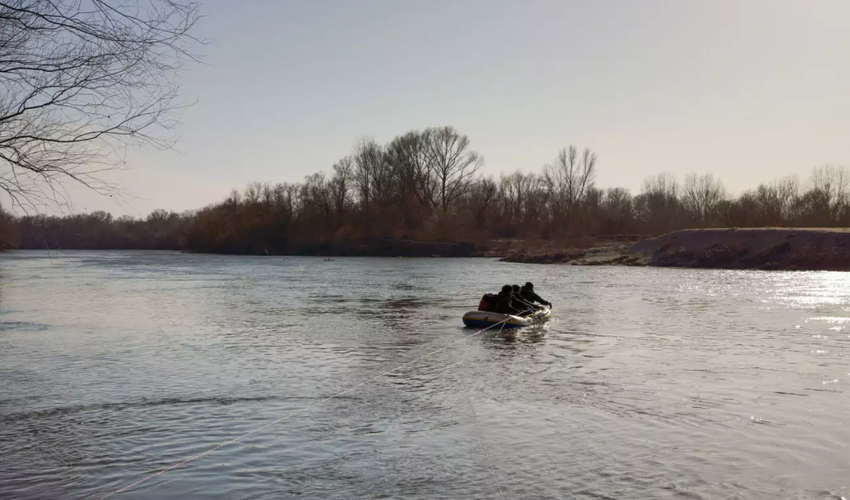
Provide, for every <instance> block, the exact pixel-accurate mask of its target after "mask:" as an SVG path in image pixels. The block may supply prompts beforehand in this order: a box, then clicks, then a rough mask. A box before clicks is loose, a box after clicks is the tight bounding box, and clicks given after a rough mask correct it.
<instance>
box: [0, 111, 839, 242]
mask: <svg viewBox="0 0 850 500" xmlns="http://www.w3.org/2000/svg"><path fill="white" fill-rule="evenodd" d="M483 163H484V160H483V157H482V156H481V155H480V154H479V153H478V152H476V151H474V150H473V149H472V148H471V144H470V140H469V138H468V137H467V136H465V135H463V134H461V133H459V132H458V131H457V130H455V129H454V128H452V127H439V128H429V129H426V130H424V131H413V132H408V133H407V134H404V135H401V136H398V137H396V138H394V139H393V140H392V141H390V142H389V143H387V144H379V143H377V142H375V141H373V140H362V141H359V142H358V143H357V144H355V146H354V148H353V150H352V152H351V154H350V155H348V156H346V157H344V158H342V159H340V160H339V161H338V162H337V163H336V164H334V165H333V167H332V169H331V171H330V172H329V173H316V174H313V175H310V176H308V177H307V178H306V179H305V180H304V182H301V183H292V184H290V183H281V184H276V185H270V184H259V183H254V184H250V185H248V186H247V188H245V189H244V190H243V191H241V192H238V191H233V192H232V193H231V195H230V196H229V197H228V198H227V199H225V200H224V201H222V202H220V203H217V204H213V205H210V206H207V207H205V208H202V209H199V210H195V211H191V212H187V213H182V214H177V213H174V212H165V211H162V210H157V211H154V212H153V213H152V214H150V215H149V216H148V217H147V218H145V219H136V218H131V217H126V216H125V217H119V218H113V217H111V216H110V215H109V214H107V213H104V212H94V213H91V214H87V215H73V216H66V217H47V216H35V217H21V218H17V219H14V220H11V219H9V220H7V221H6V223H7V225H8V227H7V228H6V230H5V232H4V234H6V241H7V243H6V244H7V246H9V247H18V248H66V249H71V248H78V249H131V248H132V249H180V250H186V251H194V252H213V253H235V254H272V253H273V254H310V253H315V252H317V251H320V250H321V249H323V248H325V249H326V248H327V247H328V245H336V246H337V247H339V245H345V244H346V242H356V241H368V240H373V239H376V238H396V239H412V240H422V241H446V240H449V241H477V242H482V241H487V240H493V239H501V238H534V239H545V240H553V241H555V242H559V243H563V244H569V242H570V241H571V240H574V239H575V238H580V237H584V236H599V235H609V234H645V235H654V234H661V233H664V232H668V231H671V230H674V229H680V228H693V227H760V226H817V227H836V226H848V225H850V176H848V171H847V170H846V169H845V168H844V167H831V166H821V167H817V168H815V169H814V171H813V173H812V175H811V178H810V179H809V182H808V183H807V186H806V187H805V188H803V186H802V185H801V183H800V181H799V180H798V179H797V177H795V176H792V177H787V178H783V179H779V180H776V181H774V182H771V183H769V184H762V185H760V186H758V187H757V188H756V189H754V190H751V191H747V192H745V193H743V194H741V195H740V196H737V197H731V196H729V194H728V193H727V191H726V189H725V188H724V186H723V183H722V182H721V181H720V180H719V179H717V178H715V177H714V176H713V175H712V174H704V175H697V174H689V175H688V176H686V177H685V178H684V179H683V181H682V182H679V181H677V179H676V178H675V177H674V176H673V175H671V174H659V175H656V176H654V177H650V178H648V179H646V181H645V182H644V185H643V187H642V190H641V192H640V193H639V194H637V195H632V193H630V192H629V191H628V190H627V189H623V188H608V189H600V188H598V187H597V186H596V184H595V180H596V170H597V156H596V154H595V153H594V152H592V151H591V150H590V149H584V150H583V151H581V152H580V151H579V150H578V148H576V147H575V146H569V147H567V148H564V149H563V150H561V151H560V152H558V154H557V155H556V157H555V159H554V161H553V162H552V163H550V164H547V165H545V166H543V168H542V170H541V171H539V172H537V173H534V172H523V171H519V170H518V171H516V172H514V173H511V174H507V175H505V174H503V175H501V176H500V177H499V178H498V179H496V178H493V177H490V176H485V175H482V174H481V172H480V169H481V167H482V166H483ZM7 219H8V217H7ZM4 220H5V219H4ZM3 227H4V226H3V221H2V220H0V232H3V231H4V230H3Z"/></svg>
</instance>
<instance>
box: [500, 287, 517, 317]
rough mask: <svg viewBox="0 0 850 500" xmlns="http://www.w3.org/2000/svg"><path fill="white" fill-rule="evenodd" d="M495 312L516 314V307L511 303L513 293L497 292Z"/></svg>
mask: <svg viewBox="0 0 850 500" xmlns="http://www.w3.org/2000/svg"><path fill="white" fill-rule="evenodd" d="M496 312H497V313H502V314H516V313H517V309H516V306H515V305H514V303H513V293H511V292H499V294H498V295H496Z"/></svg>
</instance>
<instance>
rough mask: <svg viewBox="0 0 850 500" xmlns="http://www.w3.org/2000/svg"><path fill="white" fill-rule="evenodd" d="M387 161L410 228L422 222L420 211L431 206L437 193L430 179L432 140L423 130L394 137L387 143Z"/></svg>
mask: <svg viewBox="0 0 850 500" xmlns="http://www.w3.org/2000/svg"><path fill="white" fill-rule="evenodd" d="M386 149H387V163H388V164H389V165H390V168H391V170H392V175H393V184H394V189H393V191H394V199H395V203H396V205H397V206H398V209H399V211H400V212H401V216H402V218H403V219H404V222H405V225H406V226H407V229H408V230H411V229H415V228H416V226H417V224H418V222H419V221H418V219H419V218H420V217H419V216H418V212H421V210H417V209H420V208H421V207H422V206H429V207H430V204H429V203H428V200H429V199H431V197H432V193H434V192H435V190H434V189H432V188H433V184H432V183H431V182H429V180H430V179H429V172H428V143H427V141H426V135H425V134H422V133H421V132H419V131H413V132H408V133H406V134H404V135H402V136H399V137H396V138H394V139H393V140H392V141H391V142H390V143H389V145H387V148H386Z"/></svg>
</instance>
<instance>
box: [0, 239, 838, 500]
mask: <svg viewBox="0 0 850 500" xmlns="http://www.w3.org/2000/svg"><path fill="white" fill-rule="evenodd" d="M528 280H531V281H533V282H534V283H535V289H536V290H537V291H538V293H539V294H540V295H542V296H543V297H545V298H547V299H549V300H550V301H551V302H553V303H554V308H553V313H554V314H553V321H551V322H550V323H549V324H548V325H546V326H545V327H535V328H530V329H526V331H522V332H520V333H518V334H516V335H509V336H505V335H497V333H498V332H485V333H482V334H478V335H474V334H475V330H470V329H465V328H463V327H462V323H461V320H460V318H461V316H462V315H463V313H464V312H465V311H467V310H470V309H475V307H476V306H477V304H478V299H479V298H480V295H481V294H482V293H483V292H485V291H493V292H496V291H498V289H499V287H500V286H501V285H502V284H504V283H519V284H522V283H524V282H525V281H528ZM848 327H850V274H847V273H787V272H739V271H711V270H686V269H653V268H618V267H571V266H542V265H522V264H507V263H499V262H496V261H494V260H490V259H378V258H375V259H370V258H337V259H335V260H333V261H325V260H323V259H321V258H307V257H304V258H296V257H290V258H285V259H284V258H282V257H232V256H210V255H184V254H179V253H169V252H66V251H63V252H12V253H8V254H4V255H2V256H0V498H4V499H5V498H16V499H66V498H67V499H88V498H92V499H95V498H102V497H104V496H105V495H109V494H110V493H113V492H115V491H117V490H119V489H121V488H122V487H125V486H127V485H129V484H131V483H134V482H136V481H139V480H142V479H145V478H146V477H148V476H149V475H150V474H152V473H155V472H157V471H160V470H162V469H164V468H166V467H168V466H170V465H173V464H175V463H178V462H180V461H182V460H184V459H186V458H187V457H192V456H195V455H198V454H201V453H203V452H205V451H207V450H209V449H211V448H212V447H214V446H216V445H217V444H219V443H222V442H227V441H229V440H234V439H236V440H237V441H235V442H233V443H230V444H227V445H225V446H222V447H220V448H218V449H216V450H215V451H213V452H211V453H209V454H206V455H203V456H200V457H198V458H196V459H194V460H192V461H190V462H188V463H185V464H184V465H182V466H180V467H177V468H175V469H173V470H169V471H168V472H165V473H163V474H161V475H158V476H155V477H152V478H150V479H147V480H145V481H144V482H142V483H140V484H138V485H136V486H134V487H133V488H131V489H129V490H126V491H123V492H120V493H117V494H115V495H113V496H111V497H110V498H115V499H174V500H177V499H181V500H184V499H282V498H298V499H355V498H358V499H359V498H364V499H365V498H368V499H379V498H405V499H437V498H439V499H443V498H445V499H498V498H510V499H517V498H523V499H537V498H540V499H548V498H555V499H562V498H579V499H584V498H587V499H605V498H616V499H620V498H659V499H666V498H669V499H674V498H675V499H712V500H713V499H716V500H724V499H777V498H793V499H840V498H842V497H847V498H850V449H848V444H850V398H848V393H847V390H846V389H845V387H847V385H848V383H850V363H848V355H850V328H848ZM388 372H389V373H388ZM384 374H386V375H384ZM270 423H271V424H272V425H268V424H270ZM256 429H260V430H258V431H256V432H254V433H252V434H249V435H247V436H246V435H245V434H246V433H249V432H251V431H254V430H256Z"/></svg>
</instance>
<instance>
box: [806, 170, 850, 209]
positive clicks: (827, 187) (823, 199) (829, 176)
mask: <svg viewBox="0 0 850 500" xmlns="http://www.w3.org/2000/svg"><path fill="white" fill-rule="evenodd" d="M848 184H850V174H848V172H847V169H846V168H845V167H843V166H840V167H836V166H832V165H821V166H819V167H815V169H814V170H813V171H812V191H814V193H813V196H814V197H815V198H816V199H818V200H819V202H820V204H821V205H822V207H823V208H822V212H823V218H824V219H828V220H829V221H832V220H835V219H837V217H838V214H840V213H841V212H842V211H843V209H844V207H846V206H847V204H848V196H849V195H850V193H848V187H850V186H848ZM824 222H826V221H824Z"/></svg>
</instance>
